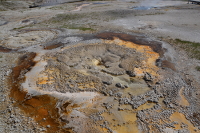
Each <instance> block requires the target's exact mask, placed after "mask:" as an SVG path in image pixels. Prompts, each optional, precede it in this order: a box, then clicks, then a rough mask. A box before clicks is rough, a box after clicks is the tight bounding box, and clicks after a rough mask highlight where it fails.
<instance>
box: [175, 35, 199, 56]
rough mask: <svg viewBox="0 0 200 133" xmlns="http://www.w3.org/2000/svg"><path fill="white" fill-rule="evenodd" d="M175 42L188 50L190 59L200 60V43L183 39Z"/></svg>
mask: <svg viewBox="0 0 200 133" xmlns="http://www.w3.org/2000/svg"><path fill="white" fill-rule="evenodd" d="M174 42H175V43H176V44H178V45H179V46H180V47H181V48H183V49H184V50H186V51H187V53H188V55H189V56H190V57H192V58H196V59H198V60H200V43H198V42H190V41H185V40H181V39H175V40H174Z"/></svg>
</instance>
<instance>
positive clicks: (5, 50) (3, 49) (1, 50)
mask: <svg viewBox="0 0 200 133" xmlns="http://www.w3.org/2000/svg"><path fill="white" fill-rule="evenodd" d="M11 51H15V50H13V49H10V48H6V47H3V46H0V52H4V53H7V52H11Z"/></svg>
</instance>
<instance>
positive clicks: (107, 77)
mask: <svg viewBox="0 0 200 133" xmlns="http://www.w3.org/2000/svg"><path fill="white" fill-rule="evenodd" d="M22 3H23V6H24V5H28V3H27V2H23V1H22ZM177 3H178V5H176V6H169V5H170V3H168V2H165V1H163V2H161V3H159V4H158V6H159V9H157V8H154V9H149V10H141V11H135V10H134V9H132V8H131V9H130V8H129V6H130V4H131V5H133V6H138V5H140V4H142V2H141V3H138V2H137V1H126V2H124V1H111V2H110V1H106V2H104V1H103V2H100V3H95V2H88V3H87V2H78V3H76V2H75V3H64V4H60V5H52V6H50V7H49V6H44V7H36V8H33V9H32V8H31V9H26V8H25V9H24V8H23V9H9V10H8V11H4V12H5V15H4V16H3V18H4V20H3V21H2V23H3V24H2V25H0V29H1V31H0V32H1V33H3V34H1V35H0V37H1V38H0V70H1V72H0V77H1V83H0V88H1V92H0V93H1V94H0V100H1V103H2V104H1V110H0V113H1V117H0V131H1V132H8V133H14V132H17V133H18V132H20V133H21V132H22V133H29V132H30V133H32V132H33V133H40V132H44V133H54V132H57V133H88V132H91V133H107V132H109V133H148V132H150V133H179V132H180V133H198V132H200V130H199V129H200V112H199V109H200V100H199V99H200V91H199V87H200V83H199V78H200V72H199V71H198V70H196V69H195V67H196V66H198V65H199V60H197V59H194V58H190V57H189V56H188V54H187V51H185V50H183V49H181V48H180V47H178V46H177V45H176V44H174V43H172V41H171V40H170V39H173V37H174V36H173V35H174V34H176V33H173V34H170V33H168V32H165V33H164V34H165V35H163V30H161V31H159V33H157V32H158V31H157V29H158V28H159V26H160V25H159V26H158V25H157V26H158V27H156V28H152V27H151V26H150V27H146V28H144V27H143V28H141V27H140V26H141V25H140V24H137V23H135V24H132V26H134V27H137V26H138V27H140V28H138V29H137V28H136V29H132V30H131V29H130V27H129V26H130V22H131V21H130V19H133V20H132V21H133V22H134V21H135V19H138V18H137V17H138V16H140V15H141V16H142V17H144V18H145V16H146V18H145V19H147V18H148V17H149V14H151V15H153V16H154V15H155V16H157V17H158V16H160V15H163V16H162V17H171V16H170V13H171V12H172V13H173V12H175V11H177V12H178V10H183V9H185V7H186V5H184V4H183V2H181V1H180V2H176V3H175V2H174V4H177ZM52 4H55V3H52ZM111 5H112V6H111ZM161 5H162V6H161ZM18 6H20V5H18ZM188 6H190V8H191V9H187V10H189V11H190V12H191V11H193V12H195V11H196V8H197V7H196V5H188ZM65 8H67V10H65ZM119 8H120V10H118V9H119ZM21 10H22V11H23V13H19V12H22V11H21ZM168 10H170V11H169V12H170V13H169V12H168ZM42 11H44V12H43V13H42V14H41V15H36V14H35V13H40V12H42ZM52 11H53V12H52ZM94 11H95V12H94ZM161 12H162V13H161ZM163 12H164V13H163ZM12 13H13V14H12ZM168 13H169V14H168ZM178 13H180V12H178ZM17 15H18V16H17ZM127 15H129V17H128V16H127ZM181 15H182V14H180V16H181ZM187 15H189V14H187ZM193 15H194V14H193ZM16 16H17V17H16ZM133 16H135V17H136V18H132V17H133ZM172 16H173V15H172ZM98 17H99V18H100V19H98ZM142 17H141V18H142ZM87 19H88V21H86V20H87ZM122 19H123V23H121V22H122ZM145 19H142V21H143V22H142V23H143V24H144V22H146V20H145ZM195 19H196V18H194V20H193V21H195ZM7 21H9V23H4V22H7ZM170 21H171V22H173V21H174V20H173V19H172V20H170ZM0 22H1V21H0ZM188 23H189V24H191V23H190V22H188ZM164 24H166V25H167V24H168V22H163V24H161V25H164ZM172 24H175V23H172ZM176 24H177V23H176ZM119 25H120V26H119ZM180 25H181V24H180ZM180 25H178V26H177V27H179V26H180ZM197 25H198V24H197ZM153 26H155V25H153ZM127 28H129V29H127ZM149 28H152V31H151V32H152V34H150V33H151V32H149ZM163 28H166V29H167V28H169V27H168V26H166V27H163ZM187 28H191V29H193V28H194V27H192V26H191V25H190V26H186V27H183V28H182V29H181V30H182V31H184V30H186V29H187ZM155 29H156V30H155ZM169 29H170V28H169ZM3 31H4V32H3ZM188 32H189V31H188ZM177 33H178V32H177ZM185 34H188V33H187V32H186V33H185ZM185 34H184V35H183V34H182V35H180V38H181V39H182V37H184V36H185ZM166 35H167V36H168V37H169V39H168V38H166ZM176 35H177V34H176ZM177 36H178V35H177ZM161 37H162V38H163V40H160V38H161ZM187 39H188V40H189V41H190V40H193V38H192V37H191V38H190V37H189V38H186V40H187ZM197 40H198V39H197ZM195 41H196V39H195ZM167 42H170V43H167ZM196 45H199V44H198V43H195V46H196ZM198 48H199V47H198V46H197V49H198Z"/></svg>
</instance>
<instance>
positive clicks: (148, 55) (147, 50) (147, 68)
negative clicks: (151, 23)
mask: <svg viewBox="0 0 200 133" xmlns="http://www.w3.org/2000/svg"><path fill="white" fill-rule="evenodd" d="M113 39H114V40H105V43H107V44H113V43H114V44H118V45H121V46H125V47H128V48H133V49H135V50H136V51H137V52H140V53H142V54H143V55H144V57H145V59H144V60H143V61H142V67H141V68H135V73H136V74H138V76H142V75H143V74H144V73H145V72H148V73H150V74H151V75H153V76H156V77H157V76H158V74H157V71H158V67H157V66H156V65H155V62H156V60H157V59H158V58H159V57H160V56H159V54H158V53H156V52H154V51H153V49H152V48H151V47H150V46H145V45H138V44H136V43H133V42H129V41H124V40H121V39H120V38H116V37H113Z"/></svg>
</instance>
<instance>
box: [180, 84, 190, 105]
mask: <svg viewBox="0 0 200 133" xmlns="http://www.w3.org/2000/svg"><path fill="white" fill-rule="evenodd" d="M183 90H184V87H182V88H181V89H180V91H179V95H180V102H179V103H180V105H182V106H189V105H190V104H189V102H188V101H187V99H186V98H185V96H184V95H183Z"/></svg>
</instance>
